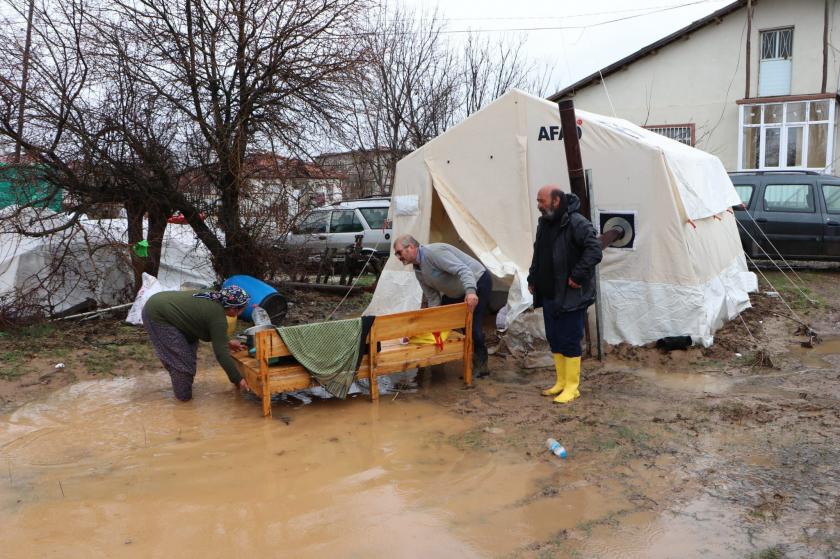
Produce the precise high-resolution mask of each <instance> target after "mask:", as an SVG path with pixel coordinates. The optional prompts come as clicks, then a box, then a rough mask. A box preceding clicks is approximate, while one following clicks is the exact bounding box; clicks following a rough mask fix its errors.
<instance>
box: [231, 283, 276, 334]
mask: <svg viewBox="0 0 840 559" xmlns="http://www.w3.org/2000/svg"><path fill="white" fill-rule="evenodd" d="M229 285H236V286H239V287H241V288H242V289H244V290H245V292H246V293H247V294H248V297H250V300H249V301H248V306H247V307H245V310H244V311H242V314H241V315H239V317H240V318H241V319H242V320H248V321H251V311H252V310H253V308H254V307H253V306H254V305H259V306H261V307H262V308H264V309H265V310H266V312H268V316H270V317H271V323H272V324H274V325H279V324H280V322H281V321H282V320H283V318H284V317H285V316H286V310H287V308H288V304H287V303H286V299H285V297H283V296H282V295H281V294H280V293H278V291H277V290H276V289H274V288H273V287H271V286H270V285H268V284H267V283H265V282H264V281H260V280H258V279H257V278H255V277H251V276H246V275H238V276H231V277H229V278H228V279H226V280H225V281H224V283H223V284H222V287H227V286H229ZM252 322H253V321H252Z"/></svg>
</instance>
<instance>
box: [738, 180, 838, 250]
mask: <svg viewBox="0 0 840 559" xmlns="http://www.w3.org/2000/svg"><path fill="white" fill-rule="evenodd" d="M729 177H730V178H731V179H732V184H733V185H734V186H735V190H736V191H737V192H738V195H739V196H740V197H741V200H742V202H743V204H744V207H741V206H735V207H734V208H733V209H734V210H735V217H736V218H737V219H738V223H739V224H740V226H739V228H738V229H739V231H740V234H741V243H742V244H743V246H744V251H745V252H746V253H747V254H748V255H750V257H752V258H767V255H769V256H770V257H771V258H778V254H776V250H775V249H778V251H779V252H780V253H781V255H782V256H783V257H784V258H788V259H793V260H840V177H835V176H832V175H822V174H819V173H816V172H813V171H772V172H770V171H752V172H736V173H729ZM750 236H752V238H750ZM770 243H772V244H773V246H775V249H774V248H773V247H771V246H770ZM762 249H763V250H762ZM765 251H766V253H767V254H766V255H765Z"/></svg>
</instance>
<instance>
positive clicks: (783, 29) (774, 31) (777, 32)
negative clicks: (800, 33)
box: [758, 26, 793, 60]
mask: <svg viewBox="0 0 840 559" xmlns="http://www.w3.org/2000/svg"><path fill="white" fill-rule="evenodd" d="M787 31H789V32H790V45H789V47H790V52H789V53H788V54H789V56H779V51H780V50H781V41H780V40H779V39H780V38H781V35H782V33H784V32H787ZM770 34H774V35H776V45H775V47H776V52H774V53H773V54H774V55H775V56H768V57H765V56H764V37H765V36H766V35H770ZM758 35H759V36H758V39H759V43H758V45H759V48H760V49H761V51H760V52H759V53H758V54H759V56H758V59H759V60H788V59H790V58H793V27H792V26H788V27H779V28H778V29H765V30H762V31H759V34H758Z"/></svg>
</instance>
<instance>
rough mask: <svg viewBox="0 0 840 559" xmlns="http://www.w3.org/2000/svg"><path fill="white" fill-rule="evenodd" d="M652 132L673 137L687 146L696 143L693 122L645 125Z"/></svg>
mask: <svg viewBox="0 0 840 559" xmlns="http://www.w3.org/2000/svg"><path fill="white" fill-rule="evenodd" d="M644 128H647V129H648V130H650V131H651V132H656V133H657V134H661V135H662V136H665V137H666V138H671V139H672V140H676V141H678V142H680V143H682V144H685V145H687V146H693V145H694V125H693V124H667V125H665V124H659V125H654V126H645V127H644Z"/></svg>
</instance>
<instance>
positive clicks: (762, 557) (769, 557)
mask: <svg viewBox="0 0 840 559" xmlns="http://www.w3.org/2000/svg"><path fill="white" fill-rule="evenodd" d="M785 557H787V555H785V552H784V551H782V550H781V549H779V547H778V546H774V547H768V548H767V549H762V550H761V551H756V552H755V553H750V554H749V556H748V559H785Z"/></svg>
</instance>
